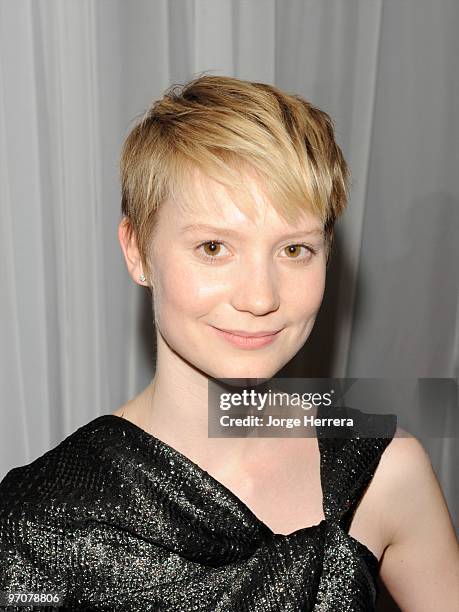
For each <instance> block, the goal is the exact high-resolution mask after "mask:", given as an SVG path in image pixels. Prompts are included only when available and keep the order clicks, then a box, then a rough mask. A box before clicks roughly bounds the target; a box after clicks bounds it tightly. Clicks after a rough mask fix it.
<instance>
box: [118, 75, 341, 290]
mask: <svg viewBox="0 0 459 612" xmlns="http://www.w3.org/2000/svg"><path fill="white" fill-rule="evenodd" d="M196 169H198V170H199V171H201V172H202V173H204V174H205V175H207V176H208V177H210V178H212V179H214V180H216V181H218V182H219V183H220V184H221V185H223V186H224V187H225V188H226V189H228V190H229V191H230V194H231V197H232V198H233V201H234V203H235V205H236V206H238V208H239V209H240V210H242V211H243V212H244V213H245V214H246V215H247V216H248V217H249V218H251V219H253V218H254V215H256V206H255V204H254V202H253V197H251V196H250V193H249V191H248V189H247V187H246V185H247V181H244V169H245V170H247V169H250V171H251V172H255V174H256V176H257V178H259V179H260V180H261V184H262V186H263V192H264V195H265V196H267V198H268V201H269V202H270V203H271V204H272V206H273V207H274V208H275V210H276V212H277V213H278V214H279V215H280V216H281V217H282V218H283V219H285V220H286V221H287V222H290V223H294V224H295V223H296V222H297V221H298V219H299V217H300V216H301V214H302V213H303V214H304V213H305V212H308V213H312V214H313V215H315V216H316V217H318V218H319V219H320V221H321V222H322V224H323V228H324V235H325V242H326V252H327V260H328V256H329V253H330V247H331V242H332V238H333V227H334V224H335V221H336V219H337V218H338V217H339V216H340V215H341V213H342V212H343V211H344V209H345V207H346V203H347V196H348V181H349V170H348V167H347V164H346V161H345V160H344V157H343V154H342V152H341V149H340V147H339V146H338V145H337V143H336V142H335V137H334V130H333V122H332V120H331V118H330V116H329V115H328V114H327V113H325V112H324V111H322V110H320V109H319V108H317V107H315V106H313V105H312V104H311V103H309V102H308V101H307V100H305V99H303V98H302V97H300V96H299V95H296V94H291V93H287V92H285V91H282V90H280V89H278V88H276V87H274V86H272V85H268V84H265V83H256V82H251V81H245V80H241V79H237V78H233V77H227V76H214V75H202V76H200V77H198V78H195V79H193V80H191V81H189V82H188V83H187V84H185V85H173V86H171V87H170V88H169V89H167V90H166V92H165V93H164V95H163V97H162V98H160V99H159V100H157V101H155V102H153V104H152V105H151V106H150V108H149V109H148V110H147V112H146V113H145V114H144V115H143V116H142V117H141V118H140V120H139V121H138V123H137V124H136V125H135V126H134V128H133V129H132V130H131V132H130V133H129V135H128V136H127V138H126V140H125V142H124V145H123V148H122V153H121V161H120V170H121V186H122V204H121V209H122V214H123V215H124V216H125V217H127V220H128V221H129V224H128V232H129V234H130V235H131V236H132V233H134V234H135V237H136V241H137V245H138V248H139V253H140V257H141V261H142V265H143V270H144V273H145V275H146V276H147V279H150V272H151V271H150V261H149V248H150V243H151V240H152V238H153V234H154V228H155V225H156V221H157V217H158V215H157V214H156V213H157V211H158V210H159V208H160V206H161V203H162V202H163V201H164V200H166V199H168V198H171V199H174V200H175V201H177V202H178V203H179V204H180V205H182V206H186V202H190V201H191V200H192V199H193V193H192V189H191V190H190V188H189V186H190V185H193V181H192V180H191V179H192V178H193V176H195V174H194V173H195V171H196Z"/></svg>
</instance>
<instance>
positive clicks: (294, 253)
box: [282, 244, 315, 263]
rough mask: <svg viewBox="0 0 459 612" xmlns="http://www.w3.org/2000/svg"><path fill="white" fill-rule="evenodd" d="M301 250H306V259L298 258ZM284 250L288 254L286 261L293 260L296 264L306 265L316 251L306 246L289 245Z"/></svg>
mask: <svg viewBox="0 0 459 612" xmlns="http://www.w3.org/2000/svg"><path fill="white" fill-rule="evenodd" d="M301 248H303V249H305V250H306V255H305V257H299V256H298V255H299V253H300V249H301ZM282 250H283V251H284V252H285V253H287V257H286V259H291V260H292V261H294V262H295V263H304V262H305V261H309V260H310V259H311V257H312V256H313V255H315V251H314V249H313V248H311V247H309V246H307V245H306V244H289V245H288V246H286V247H284V248H283V249H282Z"/></svg>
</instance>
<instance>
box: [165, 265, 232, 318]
mask: <svg viewBox="0 0 459 612" xmlns="http://www.w3.org/2000/svg"><path fill="white" fill-rule="evenodd" d="M156 281H157V282H156V283H155V292H154V299H155V305H156V309H157V311H158V314H159V315H160V314H161V312H162V313H163V314H165V313H166V312H167V313H172V312H176V311H179V312H181V313H182V314H191V315H199V314H203V313H205V312H206V311H207V310H208V308H209V306H211V305H212V304H213V302H215V301H216V300H217V299H218V296H221V295H222V291H224V288H225V285H224V284H223V283H222V280H221V279H219V278H218V275H216V274H213V273H212V271H210V270H207V271H206V273H205V274H203V273H202V270H199V269H196V268H193V267H192V266H184V265H182V264H181V262H180V261H178V260H177V261H171V262H169V264H168V266H167V267H163V268H162V269H161V270H160V271H158V274H157V275H156Z"/></svg>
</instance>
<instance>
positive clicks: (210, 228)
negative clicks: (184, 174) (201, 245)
mask: <svg viewBox="0 0 459 612" xmlns="http://www.w3.org/2000/svg"><path fill="white" fill-rule="evenodd" d="M180 231H181V233H185V232H190V231H205V232H215V233H216V234H220V235H222V236H236V237H241V236H242V234H240V233H239V232H238V231H236V230H232V229H229V228H225V227H216V226H214V225H207V224H205V223H191V224H190V225H185V227H183V228H182V229H181V230H180ZM308 235H321V236H323V235H324V230H323V228H315V229H312V230H304V231H298V232H294V233H292V234H284V235H283V236H281V238H293V237H295V236H308Z"/></svg>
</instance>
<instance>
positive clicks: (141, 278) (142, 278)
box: [139, 272, 147, 283]
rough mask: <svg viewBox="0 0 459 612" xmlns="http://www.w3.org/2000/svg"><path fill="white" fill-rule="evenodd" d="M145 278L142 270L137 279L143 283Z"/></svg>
mask: <svg viewBox="0 0 459 612" xmlns="http://www.w3.org/2000/svg"><path fill="white" fill-rule="evenodd" d="M146 280H147V279H146V278H145V275H144V273H143V272H142V274H141V275H140V276H139V281H140V282H142V283H144V282H145V281H146Z"/></svg>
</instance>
